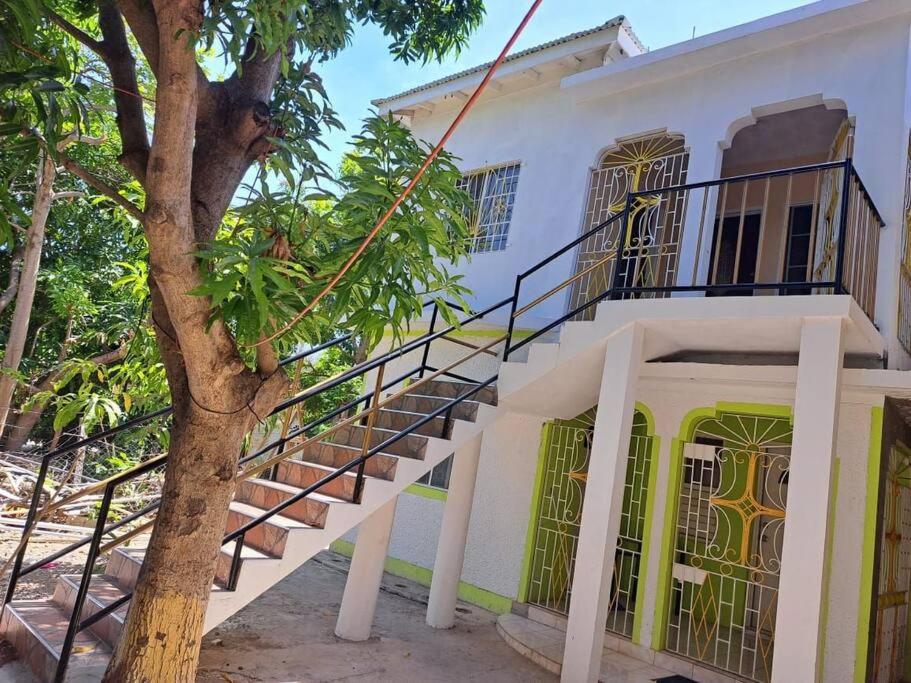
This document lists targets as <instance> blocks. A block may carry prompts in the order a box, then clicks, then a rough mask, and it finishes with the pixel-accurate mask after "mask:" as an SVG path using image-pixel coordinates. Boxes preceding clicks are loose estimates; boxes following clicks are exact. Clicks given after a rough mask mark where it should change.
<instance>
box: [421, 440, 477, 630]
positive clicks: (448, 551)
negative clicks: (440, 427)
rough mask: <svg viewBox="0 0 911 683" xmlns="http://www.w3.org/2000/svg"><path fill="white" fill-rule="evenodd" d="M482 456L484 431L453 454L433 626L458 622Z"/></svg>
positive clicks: (430, 611) (433, 590) (430, 610)
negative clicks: (460, 592)
mask: <svg viewBox="0 0 911 683" xmlns="http://www.w3.org/2000/svg"><path fill="white" fill-rule="evenodd" d="M480 457H481V434H478V435H477V436H476V437H474V438H473V439H471V440H470V441H468V442H467V443H465V444H464V445H462V446H461V447H459V449H458V450H457V451H456V452H455V456H454V457H453V461H452V472H451V473H450V475H449V492H448V494H447V496H446V506H445V507H444V508H443V522H442V524H441V525H440V540H439V541H438V542H437V556H436V560H435V561H434V563H433V579H432V580H431V582H430V598H429V600H428V601H427V623H428V624H429V625H430V626H433V627H434V628H452V626H453V625H454V623H455V608H456V601H457V600H458V597H459V580H460V579H461V577H462V564H463V562H464V560H465V542H466V540H467V539H468V522H469V521H470V519H471V502H472V500H473V499H474V485H475V481H476V480H477V477H478V461H479V460H480Z"/></svg>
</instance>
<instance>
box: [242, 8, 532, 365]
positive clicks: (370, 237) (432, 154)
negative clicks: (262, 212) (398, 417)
mask: <svg viewBox="0 0 911 683" xmlns="http://www.w3.org/2000/svg"><path fill="white" fill-rule="evenodd" d="M542 2H543V0H534V2H533V3H532V5H531V7H530V8H529V10H528V12H526V13H525V16H524V17H523V18H522V21H521V22H520V23H519V25H518V27H517V28H516V30H515V31H514V32H513V34H512V36H511V37H510V39H509V40H508V41H507V43H506V45H504V46H503V49H502V50H501V51H500V54H499V56H498V57H497V58H496V60H495V61H494V62H493V64H491V66H490V68H489V69H488V70H487V73H486V74H485V76H484V79H483V80H482V81H481V83H480V84H479V85H478V87H477V88H476V89H475V91H474V92H473V93H472V95H471V97H469V98H468V101H467V102H465V104H464V105H463V106H462V109H461V111H460V112H459V115H458V116H456V117H455V120H454V121H453V122H452V123H451V124H450V126H449V128H448V129H447V130H446V132H445V133H444V134H443V137H442V138H440V141H439V142H438V143H437V144H436V146H435V147H434V148H433V150H432V151H431V152H430V154H429V155H427V158H426V159H425V160H424V163H423V164H422V165H421V168H420V169H418V172H417V173H416V174H415V176H414V178H412V179H411V182H410V183H408V186H407V187H406V188H405V189H404V190H403V191H402V194H400V195H399V196H398V197H397V198H396V200H395V201H394V202H393V203H392V206H390V207H389V209H388V210H387V211H386V213H384V214H383V216H382V218H380V220H379V221H377V223H376V225H375V226H374V227H373V229H372V230H371V231H370V232H369V233H368V234H367V237H365V238H364V241H363V242H362V243H361V245H360V246H359V247H358V248H357V251H355V252H354V253H353V254H352V255H351V257H350V258H349V259H348V260H347V261H346V262H345V265H344V266H342V268H341V270H339V272H338V273H336V275H335V276H334V277H333V278H332V280H330V281H329V284H327V285H326V287H325V288H324V289H323V291H321V292H320V293H319V294H318V295H317V296H316V298H315V299H313V301H311V302H310V303H309V304H307V307H306V308H304V310H302V311H301V312H300V313H298V314H297V315H296V316H294V318H293V319H292V320H291V321H289V322H288V323H286V324H285V325H284V326H282V328H281V329H279V330H277V331H276V332H274V333H273V334H272V335H270V336H269V337H266V338H265V339H261V340H260V341H258V342H256V343H255V344H250V345H246V346H245V348H250V347H256V346H261V345H263V344H267V343H269V342H271V341H273V340H274V339H277V338H278V337H280V336H282V335H283V334H285V333H286V332H288V330H290V329H291V328H292V327H294V326H295V325H296V324H297V323H299V322H300V321H301V319H303V317H304V316H305V315H307V314H308V313H309V312H310V311H312V310H313V308H314V307H315V306H316V305H317V304H318V303H319V302H320V301H321V300H322V299H323V297H325V296H326V295H327V294H328V293H329V292H331V291H332V290H333V289H334V288H335V285H337V284H338V281H339V280H341V279H342V277H344V275H345V273H347V272H348V271H349V270H350V269H351V266H353V265H354V263H355V261H357V260H358V259H359V258H360V256H361V254H363V253H364V250H365V249H366V248H367V247H368V246H369V244H370V243H371V242H372V241H373V239H374V238H375V237H376V235H377V233H379V231H380V230H382V229H383V226H384V225H386V223H387V222H388V221H389V219H390V218H391V217H392V215H393V214H394V213H395V211H396V209H398V208H399V206H401V204H402V202H403V201H405V199H406V198H407V197H408V195H410V194H411V192H412V190H414V188H415V186H417V184H418V182H420V180H421V178H422V177H423V175H424V173H425V172H426V171H427V169H428V168H429V167H430V164H432V163H433V161H434V159H436V158H437V156H439V154H440V152H441V151H442V150H443V147H444V145H445V144H446V143H447V142H448V141H449V138H450V137H452V134H453V133H454V132H455V130H456V128H458V127H459V124H461V123H462V120H463V119H464V118H465V116H466V115H467V114H468V112H469V111H470V110H471V108H472V107H474V105H475V103H476V102H477V101H478V98H479V97H480V96H481V94H482V93H483V92H484V90H485V89H486V88H487V85H488V84H489V83H490V80H491V79H492V78H493V75H494V72H496V70H497V69H498V68H499V67H500V65H501V64H502V63H503V62H504V60H505V59H506V55H507V54H509V51H510V50H511V49H512V46H513V45H514V44H515V42H516V40H518V39H519V36H520V35H521V34H522V31H524V30H525V27H526V26H527V25H528V22H529V21H531V18H532V17H533V16H534V14H535V12H537V10H538V7H539V6H540V5H541V3H542Z"/></svg>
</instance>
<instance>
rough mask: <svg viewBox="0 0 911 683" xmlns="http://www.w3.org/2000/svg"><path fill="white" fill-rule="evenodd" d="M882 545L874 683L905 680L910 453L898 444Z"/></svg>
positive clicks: (910, 576)
mask: <svg viewBox="0 0 911 683" xmlns="http://www.w3.org/2000/svg"><path fill="white" fill-rule="evenodd" d="M886 467H887V470H886V473H885V474H886V481H885V490H884V496H883V508H882V533H881V534H880V546H879V581H878V589H877V599H876V632H875V640H874V649H873V680H874V681H875V682H876V683H898V682H899V681H901V680H903V676H904V667H905V639H906V635H907V630H908V597H909V591H911V450H909V449H908V448H907V447H906V446H904V445H903V444H896V445H893V446H892V448H891V449H890V451H889V461H888V463H886Z"/></svg>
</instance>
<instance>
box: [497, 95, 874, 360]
mask: <svg viewBox="0 0 911 683" xmlns="http://www.w3.org/2000/svg"><path fill="white" fill-rule="evenodd" d="M820 102H821V103H819V104H813V105H810V106H802V107H799V108H795V109H790V110H785V111H777V112H776V113H769V114H767V115H764V116H757V117H755V118H753V119H752V120H751V121H749V122H741V123H739V124H732V129H733V132H732V133H731V138H730V141H729V143H728V144H727V146H726V148H724V149H723V151H721V152H719V155H718V166H717V168H716V170H715V171H714V173H713V174H712V175H710V176H708V177H709V178H712V177H714V178H715V179H708V180H705V179H704V177H705V176H703V178H697V179H696V182H692V179H691V178H690V168H689V166H690V154H691V150H690V148H689V147H688V146H687V141H686V139H685V138H684V137H683V136H681V135H677V134H674V133H670V132H661V133H650V134H644V135H642V136H632V137H630V138H625V139H622V140H617V141H616V144H615V145H613V146H611V147H610V148H608V150H607V151H605V152H604V153H603V154H602V155H601V156H600V158H599V161H598V164H597V165H596V167H595V168H594V169H593V170H592V171H591V174H590V178H589V186H588V188H587V192H586V194H585V197H586V200H585V208H584V214H583V222H582V223H583V224H582V230H581V234H580V235H579V237H578V238H577V239H576V240H574V241H573V242H572V243H570V244H568V245H566V246H565V247H563V248H562V249H560V250H558V251H557V252H555V253H553V254H552V255H551V256H549V257H548V258H546V259H545V260H544V261H542V262H540V263H538V264H536V265H534V266H533V267H532V268H530V269H528V270H527V271H525V272H523V273H520V274H519V276H518V279H517V283H516V292H517V295H518V296H517V301H516V305H515V308H514V315H513V326H514V327H515V328H517V329H520V328H523V327H532V328H535V327H537V326H536V325H535V324H534V321H536V320H537V319H536V318H535V316H536V315H541V314H543V312H544V311H543V309H544V308H545V307H546V306H549V310H550V311H553V310H555V307H554V303H555V300H556V299H558V298H559V297H562V299H563V306H562V310H563V311H564V313H563V315H561V316H559V317H558V318H557V319H553V318H551V320H550V324H548V325H545V326H544V327H543V329H540V330H538V332H537V334H536V335H531V337H530V338H527V339H525V340H523V343H530V342H531V341H533V340H534V339H535V338H536V337H537V336H538V335H542V334H545V333H547V332H548V331H549V330H551V329H556V328H558V327H559V326H561V325H562V324H563V323H565V322H566V321H570V320H576V321H579V320H591V319H593V318H594V313H595V311H594V308H595V307H596V306H597V305H598V304H600V303H601V302H602V301H605V300H630V299H663V298H675V299H679V298H692V297H698V298H710V299H715V300H717V299H720V298H725V297H751V298H764V297H769V296H799V295H814V296H816V295H848V296H850V297H852V298H853V299H854V301H855V302H856V303H857V305H858V307H859V308H860V310H862V311H863V313H864V314H865V315H866V316H867V318H868V319H869V320H870V321H871V322H878V321H877V319H876V318H877V304H876V301H877V299H876V297H877V270H878V264H879V243H880V232H881V230H882V229H883V228H884V227H885V221H884V219H883V217H882V215H881V214H880V212H879V210H878V209H877V207H876V205H875V203H874V202H873V198H872V197H871V195H870V193H869V192H868V190H867V188H866V186H865V184H864V181H863V179H862V178H861V175H860V173H859V172H858V171H857V169H856V168H855V166H854V162H853V159H852V155H853V150H854V121H853V120H852V119H851V118H850V117H849V116H848V113H847V111H846V110H845V109H844V108H841V107H840V106H839V105H838V104H837V103H835V102H825V103H822V101H821V100H820ZM783 107H784V105H782V108H783ZM769 109H770V110H773V109H774V107H770V108H769ZM703 156H705V154H704V152H703ZM564 278H565V279H564ZM561 280H562V281H561ZM557 282H559V283H560V284H558V285H557V286H556V287H554V286H553V285H554V284H555V283H557ZM555 295H556V297H555ZM548 302H549V303H548ZM542 304H544V305H542ZM556 308H559V306H557V307H556ZM519 346H520V345H519V344H517V345H514V346H512V347H511V349H512V348H518V347H519ZM510 352H511V351H510Z"/></svg>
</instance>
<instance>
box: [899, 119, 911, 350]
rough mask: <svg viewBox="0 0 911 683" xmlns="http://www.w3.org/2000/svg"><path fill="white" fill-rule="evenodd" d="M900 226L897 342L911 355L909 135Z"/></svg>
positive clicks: (910, 167) (910, 159) (910, 188)
mask: <svg viewBox="0 0 911 683" xmlns="http://www.w3.org/2000/svg"><path fill="white" fill-rule="evenodd" d="M902 215H903V217H904V225H903V226H902V263H901V271H900V277H899V290H898V340H899V342H901V345H902V348H904V349H905V351H907V352H908V353H911V135H909V136H908V164H907V167H906V169H905V206H904V212H903V214H902Z"/></svg>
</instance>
